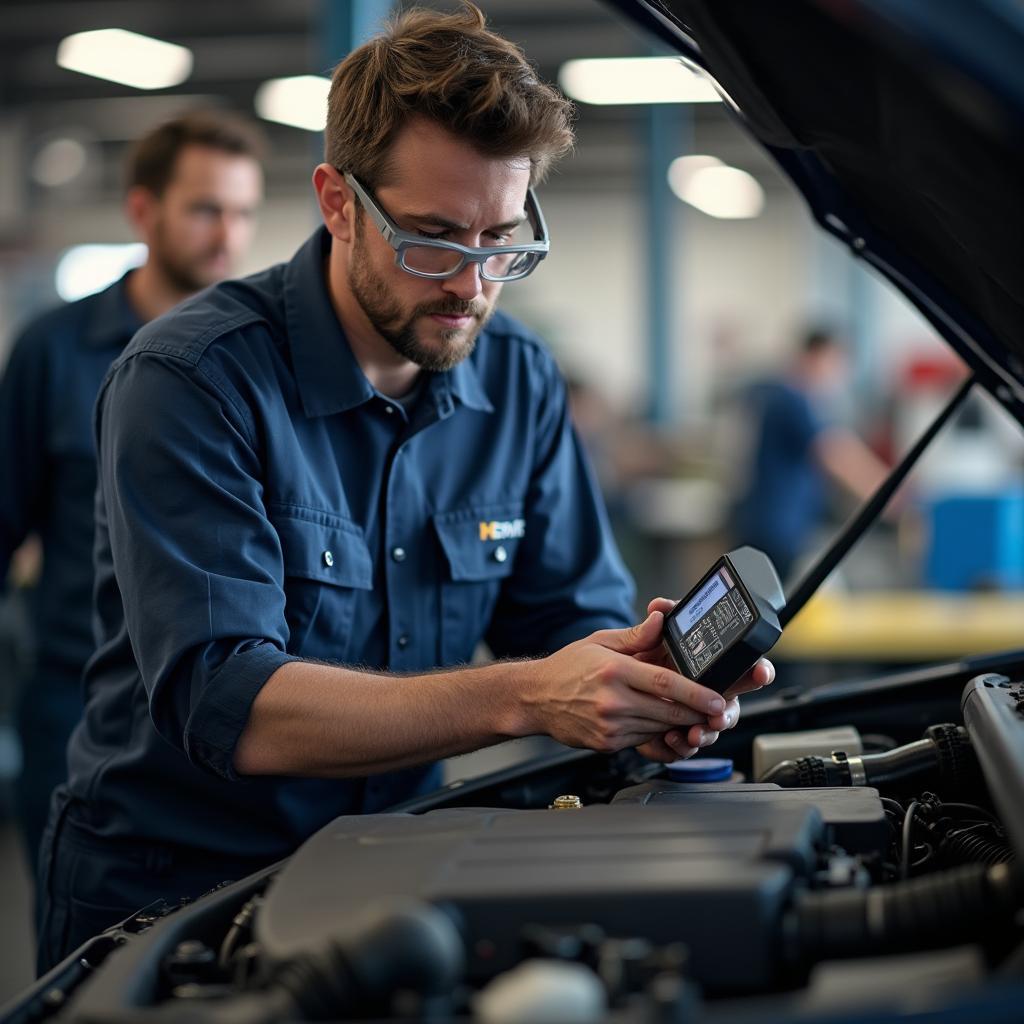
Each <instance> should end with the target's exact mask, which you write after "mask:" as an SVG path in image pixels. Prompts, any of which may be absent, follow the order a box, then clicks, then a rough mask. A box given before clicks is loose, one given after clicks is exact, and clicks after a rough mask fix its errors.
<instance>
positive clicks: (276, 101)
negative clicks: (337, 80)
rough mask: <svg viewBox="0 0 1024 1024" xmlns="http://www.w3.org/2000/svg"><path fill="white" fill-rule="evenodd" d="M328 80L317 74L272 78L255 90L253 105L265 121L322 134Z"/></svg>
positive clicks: (329, 86) (325, 112) (325, 117)
mask: <svg viewBox="0 0 1024 1024" xmlns="http://www.w3.org/2000/svg"><path fill="white" fill-rule="evenodd" d="M330 88H331V80H330V79H329V78H322V77H320V76H319V75H296V76H295V77H293V78H272V79H270V81H268V82H264V83H263V84H262V85H261V86H260V87H259V88H258V89H257V90H256V97H255V99H254V101H253V105H254V106H255V107H256V113H257V114H259V115H260V117H262V118H263V119H264V120H265V121H276V122H277V123H278V124H287V125H291V126H292V127H293V128H304V129H305V130H306V131H308V132H322V131H323V130H324V127H325V126H326V124H327V93H328V92H329V91H330Z"/></svg>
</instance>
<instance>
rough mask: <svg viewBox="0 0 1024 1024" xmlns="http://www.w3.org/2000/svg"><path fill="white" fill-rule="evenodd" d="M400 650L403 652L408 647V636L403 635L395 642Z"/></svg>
mask: <svg viewBox="0 0 1024 1024" xmlns="http://www.w3.org/2000/svg"><path fill="white" fill-rule="evenodd" d="M396 643H397V644H398V646H399V648H400V649H401V650H403V651H404V650H405V649H406V647H408V646H409V634H408V633H403V634H402V635H401V636H400V637H399V638H398V640H397V641H396Z"/></svg>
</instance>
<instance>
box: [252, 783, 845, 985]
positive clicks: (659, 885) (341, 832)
mask: <svg viewBox="0 0 1024 1024" xmlns="http://www.w3.org/2000/svg"><path fill="white" fill-rule="evenodd" d="M826 839H827V830H826V828H825V825H824V822H823V820H822V817H821V815H820V814H819V812H818V811H817V810H816V808H815V807H814V806H813V805H812V804H811V803H809V802H805V803H803V804H799V803H798V804H794V805H790V806H786V805H780V804H779V803H777V802H774V801H772V802H765V803H749V804H744V805H743V806H742V807H738V806H736V804H735V802H733V801H722V802H708V801H706V800H700V801H689V802H684V803H676V804H673V805H672V806H645V805H643V804H628V803H623V804H615V805H597V806H592V807H586V808H583V809H580V810H561V811H554V810H542V811H523V810H494V809H483V808H457V809H447V810H439V811H434V812H431V813H428V814H424V815H405V814H391V815H388V814H381V815H364V816H352V817H341V818H337V819H336V820H335V821H333V822H332V823H331V824H330V825H328V826H326V827H325V828H324V829H322V830H321V831H320V832H319V833H317V834H316V835H315V836H313V837H312V838H311V839H310V840H309V841H308V842H307V843H305V845H303V846H302V847H301V848H300V849H299V851H298V852H297V853H296V854H295V855H294V856H293V857H292V858H291V859H290V861H289V862H288V863H287V865H286V866H285V868H284V869H283V871H282V872H281V874H280V876H279V877H278V878H277V879H276V881H275V882H274V884H273V886H272V887H271V889H270V891H269V893H268V895H267V901H266V904H265V906H264V908H263V911H262V913H261V914H260V916H259V917H258V919H257V925H256V938H257V940H258V941H259V942H260V943H261V944H262V946H263V949H264V951H265V953H266V955H267V956H268V957H269V958H270V959H272V960H275V959H287V958H290V957H292V956H294V955H296V954H297V953H300V952H303V951H306V950H311V949H315V948H317V947H319V946H321V945H322V944H324V943H325V942H327V941H329V940H330V939H331V938H332V937H338V936H341V935H344V932H345V928H346V923H347V922H350V921H352V920H353V919H355V918H357V917H359V916H360V915H361V913H363V912H364V911H365V910H367V909H368V908H369V907H371V906H372V905H373V904H374V903H376V902H378V901H380V900H382V899H389V898H394V897H407V898H413V899H418V900H423V901H426V902H429V903H433V904H437V905H443V906H447V907H450V908H453V909H454V912H455V915H456V917H457V919H458V921H459V923H460V925H461V926H462V928H463V934H464V937H465V940H466V948H467V951H468V960H469V963H468V973H469V977H470V979H471V980H472V981H475V982H480V981H482V980H485V979H487V978H489V977H491V976H493V975H495V974H497V973H499V972H501V971H504V970H507V969H509V968H511V967H513V966H515V965H516V964H517V963H518V962H519V960H520V958H521V956H522V953H523V950H522V947H521V942H520V935H521V932H522V929H523V928H524V927H526V926H529V925H547V926H558V925H567V926H578V925H579V924H581V923H583V922H587V923H594V924H597V925H599V926H600V927H601V928H602V929H603V930H604V932H605V933H606V934H607V935H609V936H617V937H628V936H640V937H643V938H646V939H649V940H651V941H652V942H655V943H667V942H677V941H678V942H684V943H686V945H687V946H688V947H689V950H690V961H689V970H690V973H691V975H692V976H693V977H695V978H696V979H697V980H698V981H699V982H700V983H701V984H702V985H703V986H704V987H705V988H706V989H707V990H709V991H714V990H715V989H728V990H729V991H731V992H738V991H742V990H747V991H752V990H763V989H765V988H766V987H771V985H772V984H773V983H775V981H776V979H777V976H778V970H779V963H780V949H779V920H780V917H781V915H782V912H783V910H784V909H785V907H786V906H787V905H788V903H789V895H790V891H791V888H792V886H793V883H794V881H795V880H796V879H798V878H801V877H804V876H806V875H807V874H808V873H809V871H810V870H811V868H812V867H813V865H814V863H815V860H816V848H817V847H820V845H821V844H823V843H824V842H825V841H826Z"/></svg>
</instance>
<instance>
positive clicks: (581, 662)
mask: <svg viewBox="0 0 1024 1024" xmlns="http://www.w3.org/2000/svg"><path fill="white" fill-rule="evenodd" d="M669 606H670V607H671V603H669ZM663 622H664V613H663V611H662V610H661V609H660V608H658V609H655V610H653V611H652V612H651V613H650V614H649V615H648V617H647V618H646V619H645V620H644V621H643V622H641V623H640V624H639V625H636V626H632V627H630V628H629V629H603V630H598V631H597V632H596V633H592V634H591V635H590V636H589V637H586V638H585V639H583V640H578V641H576V642H575V643H573V644H569V645H568V646H567V647H564V648H562V650H560V651H558V652H556V653H555V654H552V655H550V656H549V657H547V658H543V659H541V660H540V661H536V662H525V663H523V667H524V668H525V667H526V666H527V665H529V666H530V669H529V670H528V671H527V672H526V673H525V675H526V685H525V686H524V687H523V689H522V691H521V693H520V694H519V696H520V699H521V701H522V704H523V711H524V715H525V721H524V723H523V726H522V730H523V732H524V733H538V732H541V733H547V734H548V735H549V736H553V737H554V738H555V739H556V740H559V741H560V742H561V743H565V744H568V745H569V746H572V747H589V748H590V749H591V750H599V751H603V752H606V753H611V752H613V751H616V750H622V749H623V748H625V747H638V746H646V745H650V744H655V745H657V744H659V743H660V744H662V745H663V746H664V744H665V743H666V742H669V741H666V740H665V739H664V737H665V736H666V735H667V736H670V737H686V736H693V735H698V734H699V733H700V732H701V731H705V732H706V731H707V729H708V723H709V721H711V722H716V721H717V722H721V721H722V720H723V719H724V718H725V717H726V716H728V715H729V713H730V705H729V702H727V701H726V700H724V699H723V698H722V697H721V696H720V695H719V694H717V693H715V692H714V690H709V689H708V688H707V687H704V686H700V685H699V684H698V683H695V682H693V680H691V679H687V678H686V677H685V676H682V675H680V674H679V672H678V671H677V670H676V669H675V667H674V666H672V665H670V664H666V663H664V662H663V661H658V660H657V659H655V658H653V657H650V656H649V655H650V652H652V651H654V650H655V649H656V648H658V647H660V646H661V629H662V624H663ZM733 703H735V702H733ZM735 714H736V716H737V717H738V711H736V712H735ZM695 730H696V732H695ZM715 735H716V736H717V732H716V733H715ZM709 742H710V740H709ZM669 745H670V746H671V743H670V742H669ZM666 749H668V748H667V747H666ZM648 756H651V755H649V754H648ZM685 756H687V755H686V753H685V752H683V750H682V749H679V750H673V751H672V752H671V756H670V757H667V758H662V759H666V760H675V759H676V758H679V757H685Z"/></svg>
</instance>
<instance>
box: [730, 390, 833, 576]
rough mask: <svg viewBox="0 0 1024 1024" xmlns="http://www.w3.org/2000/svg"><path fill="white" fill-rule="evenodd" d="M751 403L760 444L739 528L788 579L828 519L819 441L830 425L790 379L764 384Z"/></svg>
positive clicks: (737, 518)
mask: <svg viewBox="0 0 1024 1024" xmlns="http://www.w3.org/2000/svg"><path fill="white" fill-rule="evenodd" d="M746 399H747V402H748V406H749V408H748V412H749V413H750V418H751V421H752V422H753V424H754V429H755V433H756V442H755V449H754V458H753V462H752V465H751V467H750V473H749V478H748V483H747V490H746V493H745V494H744V495H743V496H742V498H741V499H740V500H739V501H738V502H737V505H736V508H735V509H734V512H733V529H734V532H735V534H736V537H737V539H738V540H740V541H742V542H743V543H746V544H752V545H753V546H754V547H757V548H760V549H761V550H762V551H764V552H765V553H766V554H768V555H769V556H770V557H771V558H772V560H773V561H774V562H775V564H776V567H777V568H778V570H779V572H780V574H781V575H782V576H783V577H785V576H787V575H788V574H789V570H790V569H791V568H792V564H793V562H794V561H795V560H796V559H797V558H799V557H800V556H801V555H802V554H804V553H805V551H806V549H807V546H808V544H809V543H810V542H811V541H812V539H813V536H814V531H815V530H816V529H817V528H818V527H819V526H820V525H821V522H822V519H823V518H824V516H825V511H826V509H825V499H826V493H827V491H826V481H825V473H824V470H823V469H822V468H821V466H820V465H819V463H818V460H817V457H816V455H815V453H814V442H815V440H816V439H817V438H818V436H819V435H820V434H821V432H822V431H823V430H824V429H826V427H827V423H826V422H825V420H824V419H823V417H822V416H821V415H820V414H819V412H818V410H817V409H816V408H815V405H814V403H813V402H812V400H811V398H810V396H809V395H808V394H806V393H805V392H804V391H802V390H800V389H799V388H797V387H794V386H793V385H792V384H790V383H789V382H788V381H784V380H764V381H759V382H758V383H756V384H754V385H753V386H752V387H751V388H750V389H749V391H748V392H747V395H746Z"/></svg>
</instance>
